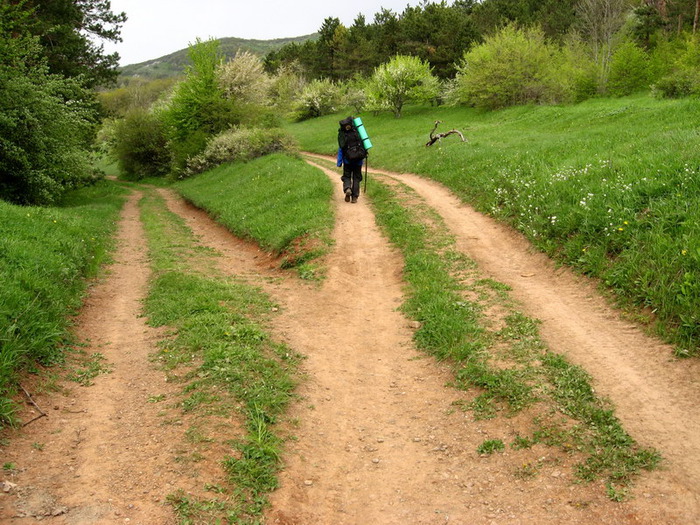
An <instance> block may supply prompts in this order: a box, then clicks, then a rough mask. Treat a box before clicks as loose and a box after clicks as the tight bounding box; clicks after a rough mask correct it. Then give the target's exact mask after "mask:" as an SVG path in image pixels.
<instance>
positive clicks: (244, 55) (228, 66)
mask: <svg viewBox="0 0 700 525" xmlns="http://www.w3.org/2000/svg"><path fill="white" fill-rule="evenodd" d="M216 76H217V81H218V83H219V87H220V88H221V90H222V91H223V92H224V95H225V96H226V97H227V98H229V99H232V100H234V101H236V102H239V103H248V104H257V105H265V104H266V103H267V101H268V95H269V90H270V87H271V83H272V81H271V79H270V77H269V76H268V75H267V73H265V71H264V69H263V64H262V61H261V60H260V58H259V57H258V56H256V55H254V54H252V53H249V52H248V51H244V52H238V53H236V56H235V57H234V58H233V59H231V60H229V61H228V62H226V63H224V64H221V65H220V66H219V67H218V69H217V71H216Z"/></svg>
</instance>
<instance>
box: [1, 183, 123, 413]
mask: <svg viewBox="0 0 700 525" xmlns="http://www.w3.org/2000/svg"><path fill="white" fill-rule="evenodd" d="M125 193H126V190H124V189H123V188H120V187H119V186H117V185H115V184H112V183H110V182H101V183H98V184H96V185H95V186H92V187H89V188H84V189H82V190H79V191H76V192H73V193H71V194H69V195H67V196H66V197H65V199H64V201H63V203H62V204H61V205H60V206H57V207H50V208H42V207H32V206H14V205H11V204H8V203H6V202H2V201H0V254H2V256H1V257H0V280H1V281H2V283H3V291H2V295H0V425H7V424H10V425H12V424H15V423H17V421H16V405H15V404H14V402H13V401H12V398H13V396H14V394H15V392H16V390H15V389H16V382H17V378H18V375H19V373H20V372H30V373H32V372H35V371H37V370H38V369H39V368H40V367H42V366H48V365H51V364H55V363H57V362H61V361H62V360H63V358H64V348H65V346H66V343H67V342H68V341H69V340H70V333H69V329H70V326H71V315H72V314H74V313H75V312H76V310H77V308H78V307H79V306H80V304H81V302H82V298H83V293H84V291H85V287H86V278H89V277H93V276H95V275H96V274H97V271H98V269H99V267H100V265H101V264H103V263H104V262H105V261H106V260H107V258H108V256H109V253H110V250H111V248H112V241H113V239H112V236H113V234H114V231H115V226H116V222H117V218H118V214H119V211H120V209H121V207H122V205H123V203H124V198H125Z"/></svg>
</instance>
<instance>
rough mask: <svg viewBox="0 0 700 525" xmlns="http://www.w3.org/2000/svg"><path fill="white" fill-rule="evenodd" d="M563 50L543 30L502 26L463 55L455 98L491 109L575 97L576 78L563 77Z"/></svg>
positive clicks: (558, 100) (459, 101)
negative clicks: (573, 80)
mask: <svg viewBox="0 0 700 525" xmlns="http://www.w3.org/2000/svg"><path fill="white" fill-rule="evenodd" d="M563 65H564V60H563V56H562V53H561V50H560V49H559V48H558V47H557V46H555V45H553V44H551V43H549V42H548V41H547V39H546V38H545V36H544V33H543V32H542V30H540V29H535V28H533V29H518V28H516V27H515V26H514V25H509V26H507V27H505V28H503V29H502V30H501V31H499V32H498V33H496V34H495V35H493V36H491V37H488V38H487V39H486V41H485V42H484V43H483V44H481V45H479V46H477V47H475V48H474V49H472V50H471V51H469V52H467V53H465V54H464V59H463V61H462V63H461V64H460V65H459V66H458V71H459V72H458V74H457V77H456V79H455V89H454V94H453V98H454V99H455V101H456V102H458V103H462V104H469V105H473V106H477V107H485V108H489V109H496V108H503V107H507V106H513V105H518V104H533V103H549V102H564V101H567V100H569V99H570V98H572V96H573V86H572V85H571V82H572V78H573V75H567V77H569V78H563V77H564V75H562V74H561V72H562V71H564V69H563Z"/></svg>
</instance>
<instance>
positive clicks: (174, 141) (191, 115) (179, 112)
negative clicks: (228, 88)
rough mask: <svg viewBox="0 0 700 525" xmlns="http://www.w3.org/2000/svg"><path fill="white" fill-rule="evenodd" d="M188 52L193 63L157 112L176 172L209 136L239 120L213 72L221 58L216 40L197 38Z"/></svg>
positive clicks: (200, 147) (199, 149) (196, 152)
mask: <svg viewBox="0 0 700 525" xmlns="http://www.w3.org/2000/svg"><path fill="white" fill-rule="evenodd" d="M188 56H189V58H190V61H191V62H192V65H191V66H190V67H189V68H188V69H187V71H186V76H185V80H183V81H182V82H180V83H179V84H178V85H177V86H175V89H174V92H173V95H172V98H171V99H170V101H169V103H168V105H167V106H166V107H165V108H164V109H163V110H162V113H161V114H160V116H161V118H162V119H163V122H164V124H165V128H166V134H167V136H168V139H169V140H170V148H171V153H172V155H173V162H174V166H173V168H174V170H175V171H176V172H178V171H180V170H181V169H182V168H184V166H185V164H186V162H187V159H188V158H189V157H191V156H194V155H197V154H198V153H200V152H201V151H202V150H203V149H204V147H205V145H206V142H207V139H208V138H209V137H211V136H212V135H215V134H217V133H219V132H220V131H223V130H224V129H226V128H228V127H230V126H231V125H232V124H237V123H239V122H240V115H239V114H237V113H236V108H235V105H234V104H233V103H232V101H230V100H228V99H227V98H226V97H225V96H224V93H223V91H222V89H221V87H220V86H219V83H218V81H217V75H216V72H217V68H218V67H219V66H220V64H221V61H222V58H221V54H220V51H219V42H218V41H216V40H208V41H206V42H203V41H201V40H199V39H197V40H196V42H195V43H194V44H193V45H191V46H190V48H189V50H188Z"/></svg>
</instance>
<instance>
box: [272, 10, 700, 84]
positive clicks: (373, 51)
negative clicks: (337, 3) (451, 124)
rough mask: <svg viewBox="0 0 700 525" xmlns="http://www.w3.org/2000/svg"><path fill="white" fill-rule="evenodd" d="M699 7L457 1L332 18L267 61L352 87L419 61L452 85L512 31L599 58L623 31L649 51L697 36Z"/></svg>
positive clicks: (278, 51) (278, 66) (311, 77)
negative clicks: (577, 40)
mask: <svg viewBox="0 0 700 525" xmlns="http://www.w3.org/2000/svg"><path fill="white" fill-rule="evenodd" d="M699 12H700V0H636V1H634V0H482V1H478V0H454V1H453V2H452V3H451V4H448V3H447V2H446V1H444V0H443V1H441V2H429V1H427V0H424V1H423V2H422V3H421V4H419V5H418V6H416V7H410V6H408V7H406V8H405V10H404V11H403V12H402V13H395V12H393V11H391V10H388V9H382V10H381V11H380V12H379V13H376V14H375V15H374V19H373V21H372V22H368V21H367V20H366V18H365V16H364V15H362V14H360V15H358V16H357V18H356V19H355V20H354V22H353V24H352V25H351V26H350V27H345V26H344V25H343V24H342V23H341V22H340V20H339V19H338V18H334V17H329V18H326V19H325V20H324V22H323V24H322V26H321V27H320V29H319V30H318V35H319V36H318V38H317V39H316V40H310V41H307V42H304V43H302V44H299V43H291V44H287V45H286V46H284V47H283V48H281V49H279V50H277V51H273V52H270V53H268V54H267V56H266V57H265V68H266V70H267V71H268V72H269V73H275V72H277V71H278V70H279V68H280V67H282V66H285V65H286V66H289V65H290V64H298V65H299V66H300V67H301V68H302V70H303V71H304V74H305V75H306V76H307V77H308V78H309V79H320V78H325V79H330V80H336V81H347V80H350V79H352V78H353V77H356V76H357V75H362V76H368V75H370V74H371V73H372V72H373V71H374V69H375V68H376V67H378V66H379V65H380V64H383V63H386V62H387V61H389V60H390V59H391V58H392V57H394V56H396V55H410V56H416V57H419V58H420V59H422V60H424V61H425V62H427V63H428V64H429V65H430V67H431V68H432V71H433V73H434V74H435V75H436V76H437V77H438V78H441V79H447V78H453V77H454V76H455V74H456V73H457V67H456V64H458V63H459V61H460V60H461V58H462V56H463V54H464V53H465V52H468V51H469V50H471V49H472V48H474V47H475V46H477V45H479V44H481V43H483V42H484V41H485V40H486V39H487V38H488V37H489V36H492V35H493V34H494V33H496V32H497V31H499V30H500V29H502V28H503V27H505V26H507V25H513V24H514V25H517V26H518V27H523V28H525V27H533V26H537V27H539V28H540V29H541V31H542V34H543V35H544V37H545V38H546V39H548V40H550V41H553V42H557V43H564V42H565V41H566V40H567V39H570V38H571V37H572V35H579V36H580V37H581V38H584V39H585V40H587V41H588V43H589V44H590V45H591V46H592V47H593V49H592V52H593V53H596V52H599V51H600V47H601V46H606V45H609V44H610V41H611V40H613V39H614V38H615V36H616V35H617V34H618V32H619V31H620V29H622V28H623V27H624V26H625V25H627V27H626V31H627V32H628V36H629V38H631V39H632V40H633V41H634V42H635V43H637V44H638V45H640V46H641V47H643V48H644V49H645V50H647V51H651V50H652V49H653V48H655V47H656V46H657V45H658V44H659V43H660V42H661V41H667V40H669V39H673V38H674V36H677V35H679V34H682V33H684V32H693V33H695V32H696V30H697V26H698V14H699Z"/></svg>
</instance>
